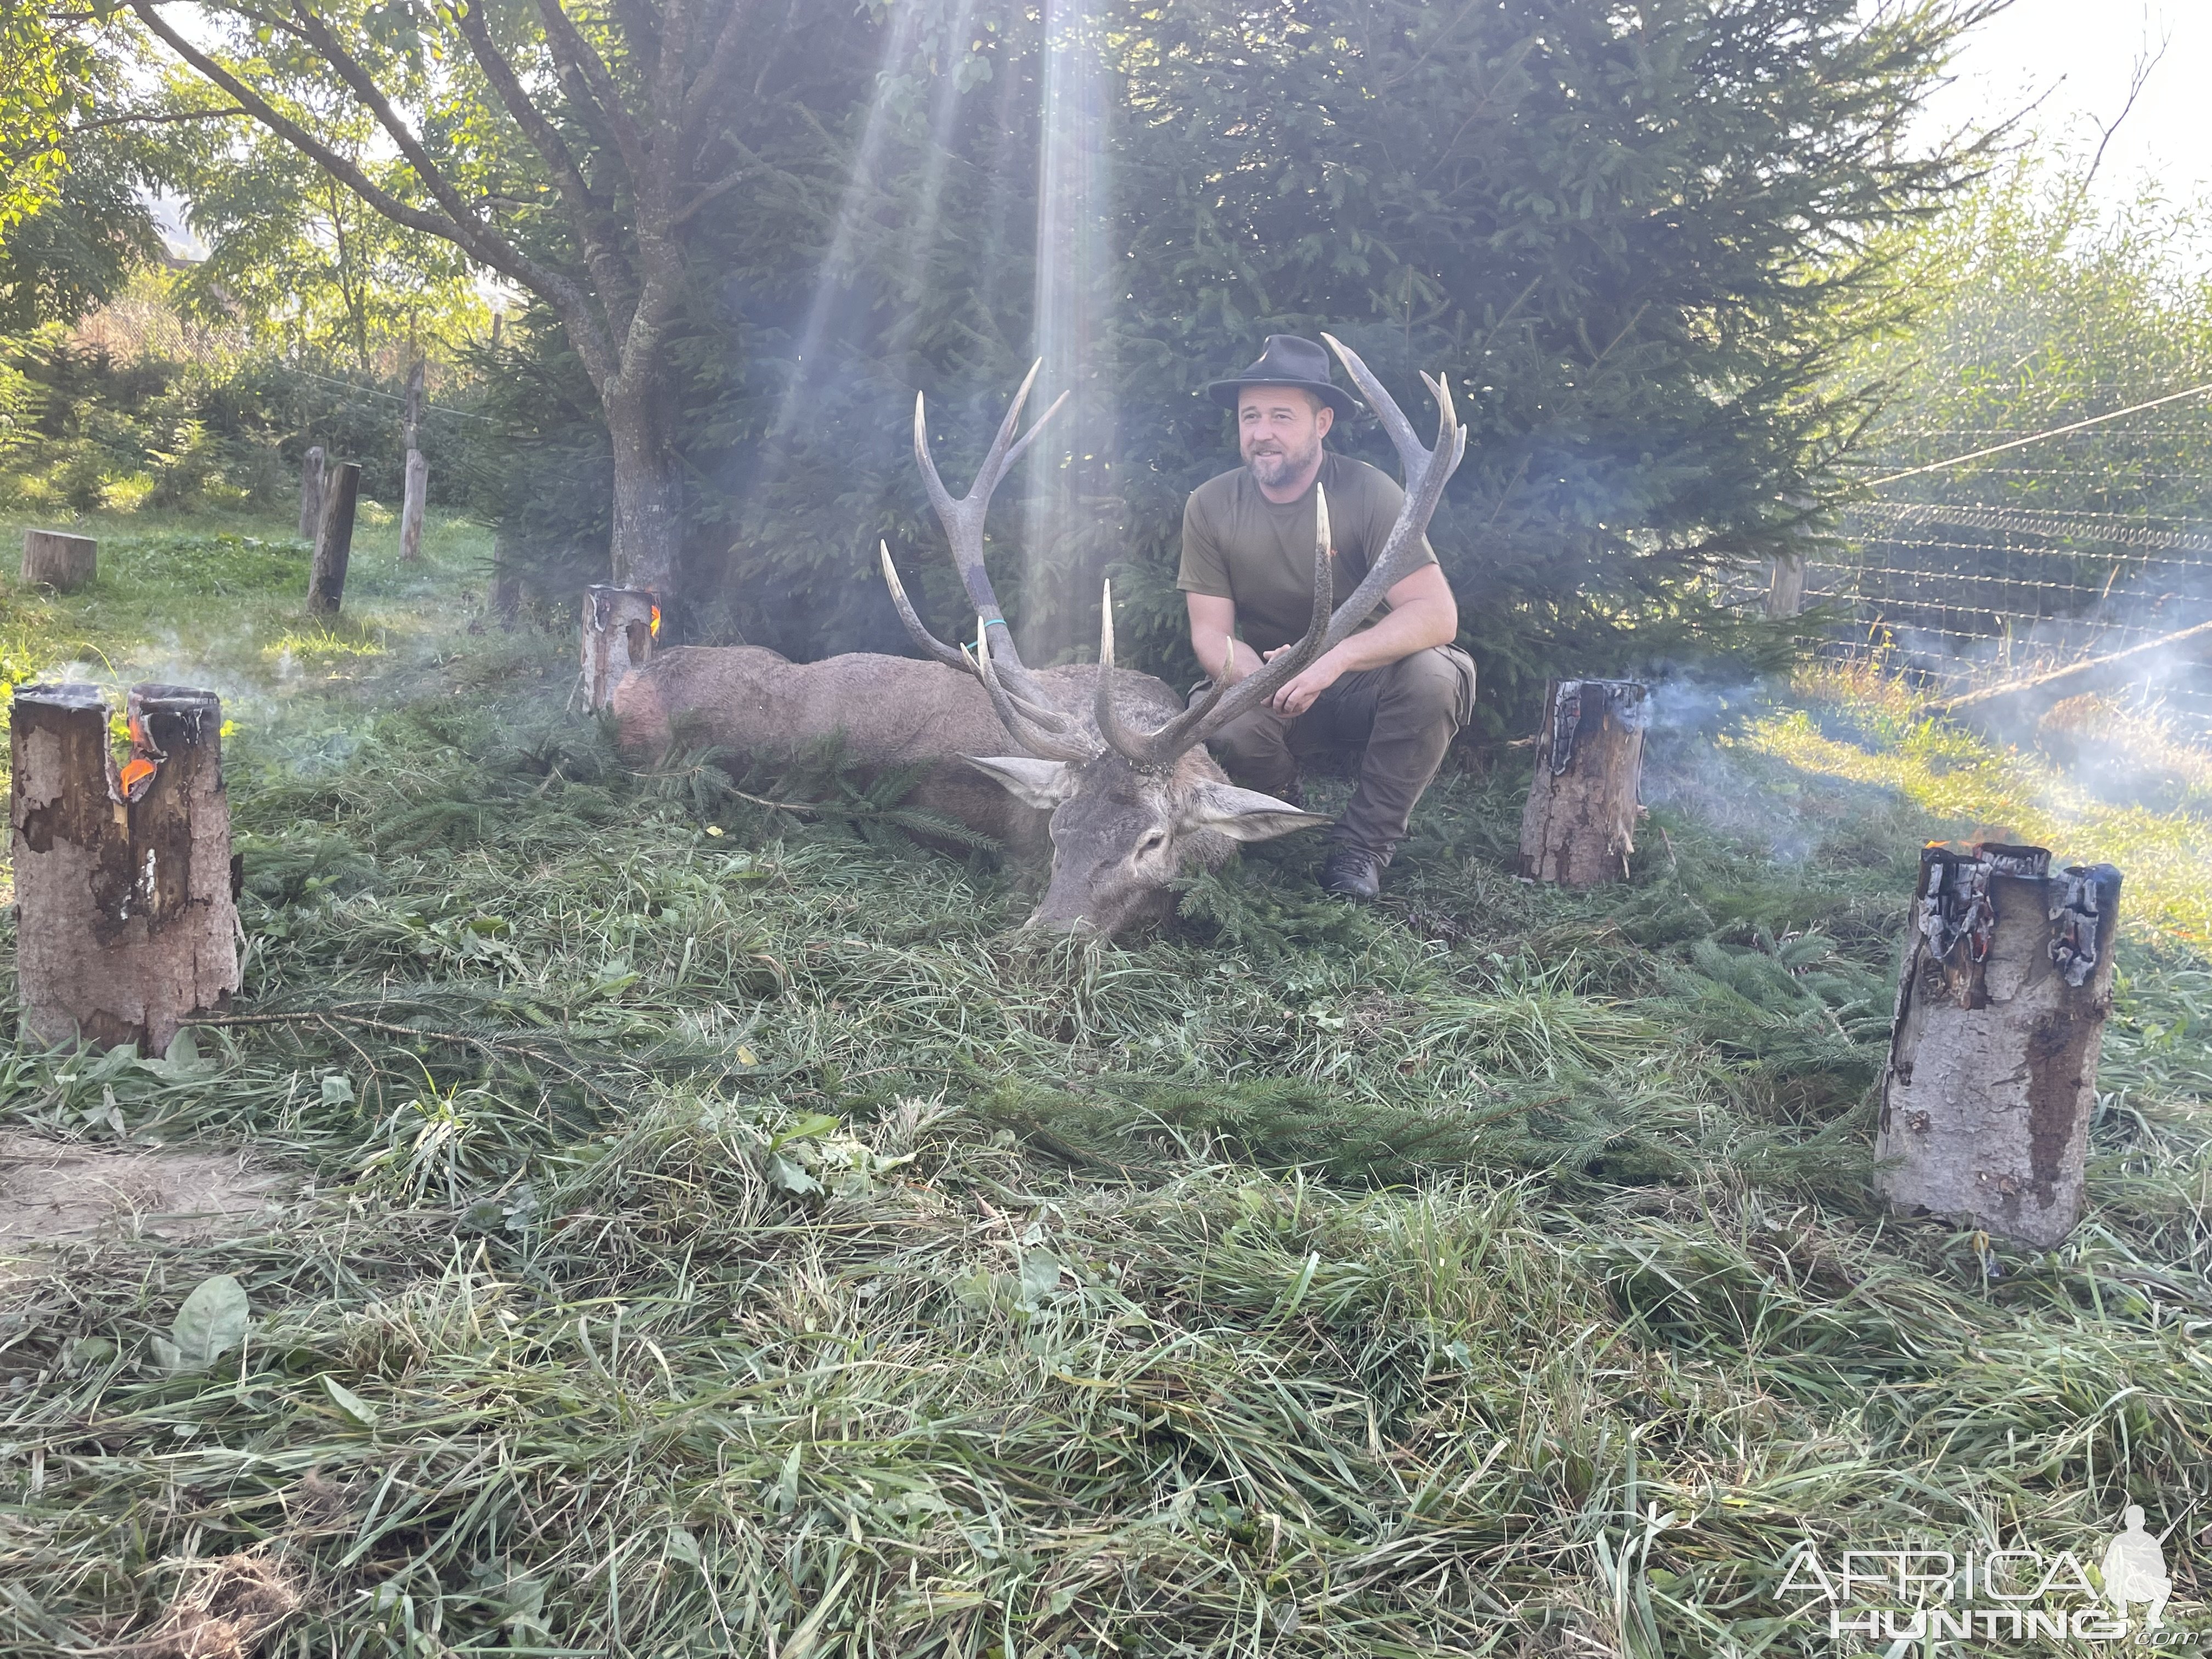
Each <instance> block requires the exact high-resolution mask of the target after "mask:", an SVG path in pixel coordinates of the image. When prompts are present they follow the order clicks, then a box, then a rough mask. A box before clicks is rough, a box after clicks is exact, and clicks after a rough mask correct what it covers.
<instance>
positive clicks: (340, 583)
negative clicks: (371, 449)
mask: <svg viewBox="0 0 2212 1659" xmlns="http://www.w3.org/2000/svg"><path fill="white" fill-rule="evenodd" d="M360 500H361V468H360V467H359V466H358V465H356V464H355V463H354V462H352V461H347V462H345V463H343V465H339V466H337V467H335V468H333V469H332V470H331V475H330V478H329V488H328V489H327V491H326V493H325V497H324V501H323V517H322V522H321V524H320V525H319V526H317V528H316V531H315V565H314V569H313V572H312V573H311V574H309V576H308V578H307V614H308V615H309V616H311V617H335V616H337V613H338V607H339V605H343V603H344V602H345V579H346V563H347V561H349V559H351V558H352V556H353V514H354V508H355V507H356V505H357V504H358V503H359V501H360Z"/></svg>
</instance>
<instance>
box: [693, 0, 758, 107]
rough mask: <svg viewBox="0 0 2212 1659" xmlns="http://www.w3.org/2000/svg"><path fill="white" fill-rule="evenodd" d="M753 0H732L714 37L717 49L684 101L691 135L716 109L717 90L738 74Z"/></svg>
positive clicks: (709, 55) (710, 56)
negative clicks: (747, 20)
mask: <svg viewBox="0 0 2212 1659" xmlns="http://www.w3.org/2000/svg"><path fill="white" fill-rule="evenodd" d="M752 9H753V0H730V10H729V15H727V16H726V17H725V18H723V19H722V27H721V30H720V33H717V34H716V35H715V37H714V50H713V51H712V52H708V54H707V63H706V66H705V67H704V68H702V70H700V71H699V73H698V75H697V76H696V78H695V79H694V80H693V81H692V82H691V90H690V93H689V94H686V95H685V97H684V123H683V131H684V137H687V138H689V137H690V136H691V135H692V134H693V133H694V132H695V131H697V130H698V126H699V124H700V122H702V121H703V120H705V119H706V118H707V117H708V113H709V112H711V111H712V110H713V108H714V99H715V94H716V93H717V92H718V91H719V90H720V88H721V87H722V86H723V85H724V83H725V82H727V81H728V80H729V78H730V77H731V76H732V75H734V74H736V73H737V69H738V41H739V40H740V39H741V38H742V37H743V33H744V24H745V21H746V19H747V18H749V17H750V16H751V15H752Z"/></svg>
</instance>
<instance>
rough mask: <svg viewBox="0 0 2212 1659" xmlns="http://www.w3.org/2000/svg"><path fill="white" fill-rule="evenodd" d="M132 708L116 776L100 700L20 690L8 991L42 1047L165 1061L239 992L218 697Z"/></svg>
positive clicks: (171, 696) (92, 692) (176, 689)
mask: <svg viewBox="0 0 2212 1659" xmlns="http://www.w3.org/2000/svg"><path fill="white" fill-rule="evenodd" d="M126 708H127V711H128V714H129V716H130V728H131V757H130V759H129V760H128V761H126V762H125V763H124V764H123V765H122V766H121V767H119V768H118V766H117V765H116V763H115V760H114V756H113V753H112V750H111V748H110V745H109V739H108V707H107V700H106V697H105V696H103V695H102V694H101V692H100V688H99V687H98V686H94V685H77V684H70V685H24V686H19V687H17V688H16V690H15V703H14V709H13V719H12V720H11V722H10V724H11V727H12V730H11V731H10V733H9V749H10V750H11V753H12V757H13V759H14V763H15V779H14V782H13V786H12V787H11V789H10V792H9V793H10V800H9V822H10V823H11V824H12V826H13V829H14V852H15V963H16V980H17V986H18V990H19V994H20V996H21V1002H22V1009H23V1019H24V1023H25V1024H26V1025H27V1028H28V1029H29V1030H30V1031H31V1033H32V1034H33V1036H37V1037H38V1038H40V1040H41V1041H42V1042H50V1043H51V1042H76V1041H78V1040H79V1039H80V1038H82V1040H83V1041H85V1042H92V1043H96V1044H98V1045H100V1046H101V1047H103V1048H105V1047H112V1046H113V1045H115V1044H118V1043H123V1042H136V1043H138V1044H139V1045H141V1049H142V1052H144V1053H147V1054H166V1053H167V1052H168V1048H169V1042H170V1040H171V1039H172V1038H173V1037H174V1036H176V1034H177V1030H178V1028H179V1025H180V1024H182V1023H183V1022H184V1021H185V1019H186V1018H189V1017H190V1016H191V1015H192V1014H194V1013H196V1012H204V1011H206V1010H210V1009H216V1008H220V1007H222V1006H223V1004H224V1003H225V1002H226V1001H227V1000H228V998H229V997H230V995H231V994H232V993H233V992H234V991H236V990H237V989H238V986H239V968H238V945H237V934H238V908H237V890H236V886H235V875H234V869H233V866H232V863H231V854H230V804H229V800H228V797H227V796H226V795H225V794H224V793H223V782H222V703H221V702H220V700H218V699H217V697H216V694H215V693H214V692H212V691H200V690H193V689H192V688H191V687H189V686H181V685H137V686H133V687H132V688H131V692H130V696H129V700H128V702H127V704H126Z"/></svg>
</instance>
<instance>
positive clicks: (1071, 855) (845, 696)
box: [614, 646, 1325, 933]
mask: <svg viewBox="0 0 2212 1659" xmlns="http://www.w3.org/2000/svg"><path fill="white" fill-rule="evenodd" d="M1031 672H1032V676H1033V678H1034V679H1035V680H1036V684H1037V687H1038V690H1040V691H1041V692H1042V693H1043V694H1044V696H1047V697H1048V698H1049V699H1050V700H1051V702H1052V705H1053V706H1054V708H1058V709H1060V710H1061V711H1063V712H1065V713H1066V714H1069V715H1070V716H1071V719H1072V720H1073V721H1074V723H1076V724H1077V725H1078V726H1079V728H1080V729H1081V730H1082V731H1083V732H1085V733H1087V734H1089V735H1090V737H1091V741H1092V743H1093V745H1094V746H1097V747H1103V745H1101V744H1098V743H1097V733H1096V728H1095V727H1094V726H1093V725H1092V722H1091V700H1092V694H1093V690H1094V688H1095V687H1096V685H1097V673H1098V671H1097V668H1096V667H1095V666H1092V665H1087V664H1078V665H1070V666H1066V667H1060V668H1046V669H1039V670H1033V671H1031ZM1115 707H1116V708H1117V709H1118V710H1120V711H1121V714H1123V716H1124V717H1125V718H1126V719H1127V720H1129V721H1131V722H1132V723H1133V724H1135V725H1138V726H1142V727H1144V728H1146V729H1150V728H1152V727H1155V726H1159V725H1160V724H1162V723H1163V722H1164V721H1165V720H1168V719H1169V718H1170V716H1171V715H1173V714H1176V713H1177V712H1178V711H1179V710H1180V709H1181V708H1182V699H1181V698H1180V697H1178V696H1176V694H1175V692H1174V691H1173V690H1170V688H1169V687H1168V686H1167V685H1165V684H1163V683H1162V682H1160V681H1159V680H1157V679H1154V678H1152V676H1151V675H1149V674H1139V673H1133V672H1129V671H1119V672H1117V673H1116V674H1115ZM614 714H615V721H616V725H617V731H618V732H619V741H620V743H621V744H622V747H623V751H624V752H625V753H626V754H628V755H629V756H630V757H632V758H633V759H635V760H639V761H651V760H654V759H657V758H659V757H661V756H663V755H665V753H666V752H667V751H668V750H669V749H670V748H671V745H673V744H676V743H678V742H679V741H681V742H684V743H687V744H698V745H701V746H702V747H707V748H713V749H718V750H723V751H725V752H726V754H727V755H728V756H729V757H731V763H732V765H733V766H734V765H743V764H744V763H756V762H757V763H766V764H769V765H771V766H774V765H779V764H788V763H793V762H797V761H800V760H803V759H805V757H808V756H809V755H810V754H812V753H817V752H819V751H820V750H821V749H822V747H823V745H824V744H829V743H831V742H833V741H834V742H836V743H838V744H840V745H841V748H842V754H843V756H844V758H845V759H846V761H847V762H848V763H849V764H850V765H852V766H853V767H854V769H855V770H856V771H857V772H859V773H860V775H862V776H864V777H865V776H867V775H871V774H875V773H880V772H882V771H884V770H888V769H893V768H898V767H908V766H914V765H916V764H923V765H926V766H927V771H926V772H925V773H924V774H923V775H922V778H921V781H920V782H919V784H917V786H916V787H915V790H914V793H912V794H911V795H910V796H909V797H908V799H909V801H910V802H911V803H912V804H913V805H917V806H922V807H926V808H928V809H929V810H932V811H939V812H942V813H944V814H945V816H947V817H951V818H952V819H954V820H956V821H957V822H958V823H963V824H965V825H967V826H968V827H969V829H975V830H978V831H980V832H981V833H982V834H984V835H987V836H991V837H993V838H994V840H997V841H998V842H1001V843H1002V844H1003V845H1005V846H1006V847H1007V848H1010V849H1012V851H1014V852H1015V853H1017V854H1023V855H1027V856H1030V857H1036V856H1040V855H1042V854H1044V852H1045V851H1046V850H1047V848H1048V847H1049V848H1051V849H1052V851H1053V872H1052V879H1051V882H1050V884H1049V886H1048V890H1047V891H1046V895H1045V897H1044V900H1043V902H1042V903H1041V904H1040V905H1039V906H1038V908H1037V911H1036V915H1033V916H1031V917H1030V921H1031V922H1032V923H1034V924H1037V925H1041V926H1048V927H1085V926H1088V927H1097V928H1099V929H1102V930H1103V931H1106V932H1109V933H1110V932H1115V931H1118V930H1119V929H1121V928H1123V927H1130V926H1133V925H1136V924H1137V923H1139V922H1141V921H1146V920H1147V919H1151V918H1153V917H1156V916H1158V915H1160V914H1162V913H1163V912H1164V909H1165V907H1166V901H1167V897H1168V895H1167V891H1166V884H1167V882H1168V881H1169V880H1170V879H1172V878H1173V877H1174V875H1175V873H1176V871H1177V870H1178V869H1182V868H1193V867H1195V868H1201V869H1211V868H1213V867H1215V866H1218V865H1220V864H1222V863H1224V862H1225V861H1226V860H1227V859H1228V858H1229V857H1230V856H1231V854H1233V853H1234V852H1235V850H1236V843H1237V841H1238V840H1249V839H1256V838H1258V836H1260V835H1261V834H1281V833H1283V832H1284V831H1285V830H1286V829H1297V828H1300V827H1303V825H1304V824H1305V823H1322V822H1325V820H1322V819H1318V818H1310V817H1306V816H1305V815H1303V814H1290V813H1289V812H1288V809H1286V808H1283V807H1282V804H1281V803H1279V802H1270V803H1267V805H1270V806H1273V807H1275V808H1277V809H1279V810H1277V811H1272V812H1270V811H1261V810H1256V809H1255V803H1259V802H1261V801H1264V800H1265V798H1264V797H1259V796H1253V795H1250V794H1249V793H1247V792H1243V791H1237V790H1234V789H1232V788H1231V787H1230V785H1229V782H1228V778H1227V775H1226V774H1225V773H1224V772H1223V771H1222V769H1221V768H1220V767H1219V765H1218V764H1217V763H1215V762H1214V760H1213V758H1212V757H1211V756H1210V755H1208V754H1207V753H1206V750H1205V749H1204V748H1203V747H1202V746H1200V747H1197V748H1194V749H1192V750H1188V752H1187V753H1185V754H1184V755H1183V756H1182V757H1180V758H1179V759H1178V760H1177V761H1176V763H1175V765H1174V766H1173V767H1172V768H1170V769H1164V770H1162V771H1158V772H1149V771H1140V770H1139V769H1136V768H1134V767H1132V766H1131V765H1130V764H1129V763H1127V762H1126V761H1124V760H1122V759H1121V757H1119V756H1117V755H1115V754H1113V753H1111V752H1110V751H1109V752H1106V753H1102V754H1100V755H1098V756H1097V757H1094V758H1092V759H1091V760H1088V761H1078V762H1072V763H1069V769H1068V771H1067V773H1066V775H1065V776H1066V785H1065V787H1064V789H1063V793H1064V797H1065V798H1064V799H1062V800H1061V801H1060V805H1058V806H1057V807H1056V808H1055V809H1053V810H1051V811H1048V810H1046V809H1045V808H1043V807H1041V806H1037V805H1025V804H1024V802H1023V801H1022V800H1021V799H1018V798H1017V796H1016V795H1015V794H1014V793H1011V790H1012V786H1011V785H1006V784H1002V783H1001V782H1000V781H998V780H997V779H996V778H995V777H994V776H992V775H987V774H986V773H985V772H984V771H982V770H981V769H978V768H977V767H975V766H973V765H970V764H969V757H1005V756H1018V755H1019V754H1020V753H1021V751H1020V749H1019V748H1018V745H1017V744H1015V743H1014V742H1013V741H1012V739H1011V738H1009V737H1008V736H1007V735H1006V731H1005V729H1004V728H1003V727H1002V726H1000V724H999V720H998V717H997V715H996V714H994V712H993V710H992V708H991V702H990V698H989V697H988V696H987V695H986V693H985V692H984V690H983V688H982V687H981V685H980V684H977V683H976V682H975V680H974V679H973V678H970V677H969V676H968V675H966V674H963V673H961V672H960V671H957V670H956V669H951V668H948V667H945V665H942V664H939V663H933V662H922V661H919V660H916V659H914V658H911V657H886V656H878V655H876V654H874V653H867V652H855V653H850V654H848V655H845V656H840V657H829V658H826V659H823V660H822V661H820V662H810V663H794V662H791V661H789V660H787V659H785V658H783V657H781V656H779V655H777V654H776V653H775V652H773V651H767V650H763V649H761V648H760V647H757V646H721V647H709V646H682V647H677V648H675V649H673V650H671V651H667V652H665V653H662V654H661V655H659V656H658V657H656V658H654V659H653V661H652V662H651V663H650V664H649V665H647V666H646V667H645V668H643V669H641V670H639V671H637V672H635V673H633V674H630V675H628V676H626V677H625V678H623V683H622V684H621V685H620V686H619V687H617V689H616V691H615V696H614ZM1293 820H1295V821H1293ZM1155 835H1156V836H1157V844H1156V845H1154V846H1152V847H1151V848H1147V847H1146V841H1147V838H1148V836H1155Z"/></svg>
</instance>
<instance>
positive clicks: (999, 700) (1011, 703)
mask: <svg viewBox="0 0 2212 1659" xmlns="http://www.w3.org/2000/svg"><path fill="white" fill-rule="evenodd" d="M975 671H976V673H977V675H978V676H979V677H980V678H981V680H982V682H983V689H984V690H986V691H987V692H989V693H990V694H991V707H992V708H994V709H995V710H997V711H998V715H999V724H1000V725H1001V726H1005V727H1006V735H1007V736H1009V737H1011V738H1013V740H1014V741H1015V742H1016V743H1018V744H1021V746H1022V747H1023V748H1024V749H1026V750H1028V751H1029V752H1030V754H1032V755H1034V756H1036V757H1037V758H1038V759H1039V760H1060V761H1080V760H1089V759H1090V758H1091V753H1092V750H1091V748H1090V746H1089V745H1088V744H1085V743H1083V742H1081V741H1079V739H1077V738H1073V737H1070V736H1067V735H1066V734H1064V733H1061V732H1049V731H1047V730H1046V729H1045V728H1044V727H1043V726H1040V725H1038V724H1037V723H1036V721H1034V720H1030V719H1029V718H1028V717H1027V716H1026V715H1024V714H1023V713H1022V711H1021V709H1020V708H1018V706H1017V705H1016V703H1015V700H1014V698H1013V696H1012V694H1011V693H1009V692H1008V691H1007V690H1006V685H1005V684H1004V683H1003V682H1002V681H1001V680H1000V678H999V675H998V671H997V669H995V668H994V666H993V665H992V662H991V637H990V624H989V623H987V621H986V620H985V619H984V618H982V617H977V618H976V620H975Z"/></svg>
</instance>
